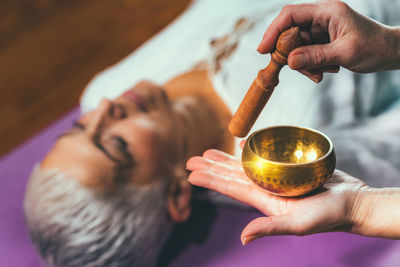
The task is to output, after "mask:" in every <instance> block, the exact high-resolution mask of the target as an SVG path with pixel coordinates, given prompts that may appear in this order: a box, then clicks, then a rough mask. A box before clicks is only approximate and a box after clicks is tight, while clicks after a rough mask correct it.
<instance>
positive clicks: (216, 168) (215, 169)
mask: <svg viewBox="0 0 400 267" xmlns="http://www.w3.org/2000/svg"><path fill="white" fill-rule="evenodd" d="M187 168H188V169H189V170H192V171H196V170H203V171H208V172H212V173H215V174H219V175H223V176H227V177H234V178H240V179H243V178H244V179H245V180H248V179H247V177H246V175H245V173H244V171H243V168H242V165H241V164H234V165H230V164H224V163H221V162H218V161H213V160H210V159H207V158H204V157H193V158H191V159H190V160H189V161H188V162H187Z"/></svg>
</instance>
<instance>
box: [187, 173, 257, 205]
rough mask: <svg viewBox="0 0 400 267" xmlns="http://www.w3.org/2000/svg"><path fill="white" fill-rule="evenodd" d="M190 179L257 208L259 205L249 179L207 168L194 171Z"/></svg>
mask: <svg viewBox="0 0 400 267" xmlns="http://www.w3.org/2000/svg"><path fill="white" fill-rule="evenodd" d="M188 181H189V183H191V184H192V185H196V186H201V187H204V188H208V189H210V190H214V191H216V192H218V193H221V194H224V195H226V196H228V197H231V198H233V199H236V200H238V201H240V202H243V203H245V204H248V205H251V206H253V207H255V208H257V206H258V203H257V201H255V197H254V195H255V194H252V193H251V192H253V190H254V188H253V184H252V183H250V182H249V181H244V180H242V179H235V178H233V177H228V176H224V175H220V174H215V173H212V172H209V171H205V170H196V171H193V172H192V173H191V174H190V175H189V178H188Z"/></svg>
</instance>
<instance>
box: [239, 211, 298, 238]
mask: <svg viewBox="0 0 400 267" xmlns="http://www.w3.org/2000/svg"><path fill="white" fill-rule="evenodd" d="M294 221H295V220H293V216H292V215H291V214H285V215H276V216H270V217H259V218H257V219H254V220H253V221H251V222H250V223H249V224H248V225H247V226H246V227H245V228H244V229H243V231H242V235H241V237H240V239H241V241H242V244H243V245H246V244H248V243H250V242H251V241H254V240H256V239H258V238H260V237H263V236H271V235H289V234H296V229H295V226H294V224H293V222H294Z"/></svg>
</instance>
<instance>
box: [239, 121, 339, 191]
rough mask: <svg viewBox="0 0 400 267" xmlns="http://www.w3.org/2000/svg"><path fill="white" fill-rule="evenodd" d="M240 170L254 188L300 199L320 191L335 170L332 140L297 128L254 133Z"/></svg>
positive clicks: (285, 127)
mask: <svg viewBox="0 0 400 267" xmlns="http://www.w3.org/2000/svg"><path fill="white" fill-rule="evenodd" d="M242 164H243V169H244V171H245V172H246V174H247V176H248V177H249V178H250V179H252V180H253V181H254V182H255V183H256V184H257V185H259V186H260V187H262V188H263V189H265V190H267V191H269V192H270V193H272V194H275V195H280V196H290V197H294V196H301V195H304V194H307V193H309V192H311V191H313V190H315V189H317V188H319V187H321V186H322V185H323V184H324V183H325V182H326V181H327V180H328V179H329V178H330V177H331V176H332V173H333V171H334V169H335V165H336V157H335V151H334V148H333V145H332V142H331V140H329V138H328V137H327V136H326V135H324V134H323V133H321V132H319V131H316V130H313V129H308V128H303V127H296V126H275V127H269V128H265V129H262V130H259V131H256V132H254V133H253V134H252V135H250V136H249V138H248V139H247V141H246V144H245V145H244V148H243V152H242Z"/></svg>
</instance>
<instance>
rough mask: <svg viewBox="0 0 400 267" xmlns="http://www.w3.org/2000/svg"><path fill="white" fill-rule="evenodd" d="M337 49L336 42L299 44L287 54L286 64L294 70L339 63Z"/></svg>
mask: <svg viewBox="0 0 400 267" xmlns="http://www.w3.org/2000/svg"><path fill="white" fill-rule="evenodd" d="M339 50H340V49H339V47H338V45H337V42H332V43H328V44H314V45H307V46H301V47H299V48H296V49H295V50H293V51H292V52H291V53H290V54H289V56H288V65H289V67H290V68H291V69H294V70H299V69H309V70H311V69H318V68H321V67H325V66H329V65H340V64H339V63H338V59H339V55H338V53H339Z"/></svg>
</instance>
